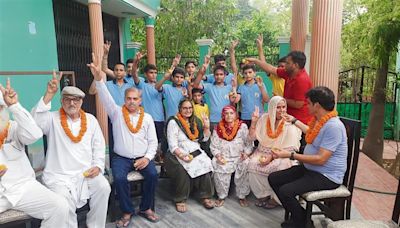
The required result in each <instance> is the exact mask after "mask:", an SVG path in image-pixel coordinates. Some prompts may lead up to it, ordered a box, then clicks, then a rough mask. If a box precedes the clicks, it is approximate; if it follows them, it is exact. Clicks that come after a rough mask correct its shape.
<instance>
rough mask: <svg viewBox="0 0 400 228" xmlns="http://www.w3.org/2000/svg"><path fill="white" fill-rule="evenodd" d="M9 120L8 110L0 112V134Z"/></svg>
mask: <svg viewBox="0 0 400 228" xmlns="http://www.w3.org/2000/svg"><path fill="white" fill-rule="evenodd" d="M9 120H10V114H9V113H8V110H7V109H5V108H3V109H1V111H0V132H2V131H3V130H4V129H5V128H6V127H7V124H8V121H9Z"/></svg>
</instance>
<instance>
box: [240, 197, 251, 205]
mask: <svg viewBox="0 0 400 228" xmlns="http://www.w3.org/2000/svg"><path fill="white" fill-rule="evenodd" d="M239 204H240V206H241V207H248V206H249V202H248V201H247V199H246V198H244V199H239Z"/></svg>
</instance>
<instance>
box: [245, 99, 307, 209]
mask: <svg viewBox="0 0 400 228" xmlns="http://www.w3.org/2000/svg"><path fill="white" fill-rule="evenodd" d="M282 100H283V101H284V99H283V98H282V97H279V96H274V97H273V98H271V100H270V102H269V104H268V108H269V109H268V113H264V114H263V115H262V116H261V117H260V119H259V120H258V121H257V125H256V130H255V133H256V138H257V140H258V142H259V144H258V147H257V149H256V150H255V151H254V153H253V154H252V155H251V157H250V162H249V166H248V171H249V181H250V188H251V191H252V192H253V193H254V195H255V196H256V198H258V199H261V198H265V197H267V196H271V197H272V198H273V199H274V200H275V201H277V202H279V200H278V197H276V195H275V194H274V191H273V190H272V188H271V186H270V185H269V182H268V176H269V174H270V173H273V172H276V171H279V170H283V169H287V168H290V167H291V166H292V164H293V162H292V161H290V160H289V158H277V159H274V160H272V161H271V162H270V163H269V164H267V165H265V166H261V165H260V161H259V159H260V157H261V156H268V155H270V156H272V151H271V148H273V147H276V148H280V149H285V150H288V151H298V149H299V147H300V139H301V130H300V129H299V128H297V127H296V126H294V125H293V124H291V123H287V122H285V123H284V127H283V130H282V133H281V134H280V135H279V136H278V137H276V138H270V137H269V136H268V134H267V127H266V126H267V120H268V118H270V120H271V128H272V132H273V133H274V134H275V132H276V130H275V121H276V107H277V105H278V103H279V102H280V101H282ZM282 121H284V120H282Z"/></svg>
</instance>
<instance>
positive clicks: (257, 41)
mask: <svg viewBox="0 0 400 228" xmlns="http://www.w3.org/2000/svg"><path fill="white" fill-rule="evenodd" d="M256 43H257V47H261V48H262V46H263V35H262V34H258V37H257V39H256Z"/></svg>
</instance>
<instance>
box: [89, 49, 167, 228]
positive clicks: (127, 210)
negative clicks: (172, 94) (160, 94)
mask: <svg viewBox="0 0 400 228" xmlns="http://www.w3.org/2000/svg"><path fill="white" fill-rule="evenodd" d="M99 59H101V58H95V57H94V54H93V62H92V63H91V64H90V65H89V67H90V70H91V72H92V74H93V76H94V79H95V81H96V82H95V83H96V89H97V91H98V94H99V97H100V100H101V102H102V103H103V105H104V108H105V110H106V112H107V114H108V116H109V117H110V119H111V123H112V127H113V136H114V152H115V153H116V155H115V156H114V158H113V159H112V161H111V167H112V174H113V177H114V186H115V189H116V192H117V194H118V196H119V203H120V208H121V211H122V212H123V216H122V217H121V219H119V220H118V221H117V222H116V225H117V227H126V226H128V225H129V222H130V220H131V217H132V215H134V214H135V209H134V207H133V204H132V201H131V198H130V191H129V190H130V189H129V183H128V180H127V174H128V173H129V172H131V171H132V170H137V171H138V172H140V174H142V175H143V177H144V182H143V185H142V201H141V203H140V206H139V212H138V214H139V215H140V216H143V217H144V218H146V219H147V220H149V221H151V222H157V221H158V219H159V218H158V216H157V215H156V214H155V213H154V211H153V209H154V197H155V190H156V186H157V182H158V175H157V170H156V168H155V164H154V161H153V159H154V156H155V154H156V150H157V146H158V142H157V134H156V128H155V126H154V121H153V118H152V117H151V116H150V115H149V114H147V113H145V112H144V109H143V108H142V107H140V104H141V101H142V100H141V91H140V90H138V89H136V88H128V89H127V90H125V103H124V105H123V106H122V107H121V106H118V105H117V104H116V103H115V101H114V99H113V98H112V97H111V95H110V93H109V91H108V90H107V87H106V85H105V83H104V81H103V79H102V78H103V77H105V73H104V72H103V71H101V64H100V63H99Z"/></svg>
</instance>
